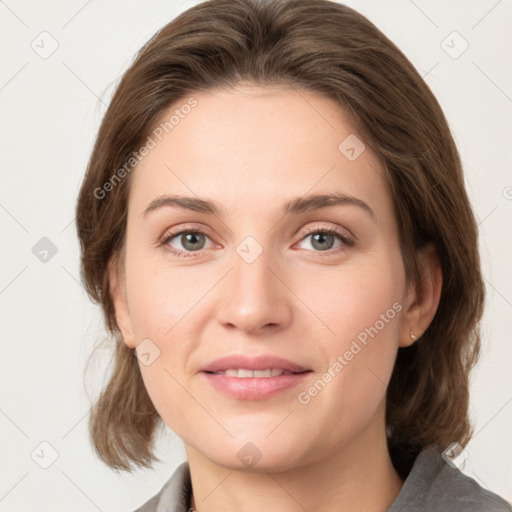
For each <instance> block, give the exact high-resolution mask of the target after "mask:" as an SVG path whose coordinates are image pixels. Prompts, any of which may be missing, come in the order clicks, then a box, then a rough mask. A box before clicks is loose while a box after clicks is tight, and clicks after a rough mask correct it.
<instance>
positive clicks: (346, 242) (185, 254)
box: [159, 226, 355, 258]
mask: <svg viewBox="0 0 512 512" xmlns="http://www.w3.org/2000/svg"><path fill="white" fill-rule="evenodd" d="M318 233H321V234H329V235H335V236H336V237H338V239H339V240H340V241H341V242H343V245H342V246H340V247H337V248H336V249H328V250H326V251H310V252H313V253H316V254H319V255H322V254H331V255H332V254H334V253H338V252H341V251H344V250H346V249H347V247H353V246H354V245H355V240H354V239H353V238H351V237H348V236H347V235H342V234H341V233H340V232H339V231H338V230H336V229H334V228H323V227H322V228H320V227H318V226H315V227H314V228H312V229H311V230H310V231H308V232H306V233H304V236H303V237H302V238H301V239H300V240H299V241H300V242H302V240H304V239H305V238H307V237H308V236H310V235H315V234H318ZM184 234H195V235H204V236H206V237H208V235H207V234H206V233H205V232H204V231H201V230H200V229H182V230H181V231H177V232H175V233H166V234H165V235H164V236H163V237H162V239H161V240H160V242H159V245H160V246H161V247H162V248H163V249H164V251H167V252H170V253H172V254H174V255H175V256H178V257H179V258H190V257H193V256H194V255H195V254H197V253H201V251H203V249H200V250H199V251H179V250H177V249H174V248H171V247H170V246H169V245H167V244H168V243H169V242H170V241H171V240H172V239H173V238H177V237H179V236H180V235H184ZM208 238H209V237H208ZM204 250H206V249H204ZM307 250H309V249H307Z"/></svg>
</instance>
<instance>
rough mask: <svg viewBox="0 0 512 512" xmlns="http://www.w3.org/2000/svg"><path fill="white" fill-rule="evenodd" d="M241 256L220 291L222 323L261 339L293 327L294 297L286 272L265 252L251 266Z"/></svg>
mask: <svg viewBox="0 0 512 512" xmlns="http://www.w3.org/2000/svg"><path fill="white" fill-rule="evenodd" d="M248 261H250V260H247V261H246V259H244V258H243V257H241V256H240V255H239V254H238V253H236V252H235V253H234V255H233V258H232V267H233V268H232V270H231V272H229V274H228V275H227V276H226V279H224V283H223V286H221V287H220V290H219V295H220V297H219V302H218V306H217V319H218V321H219V322H220V323H221V324H222V325H224V326H225V327H227V328H229V329H234V328H238V329H240V330H241V331H243V332H245V333H247V334H252V335H258V334H263V333H268V332H271V331H279V330H281V329H284V328H285V327H286V326H288V325H289V323H290V321H291V318H292V312H293V302H292V301H293V297H294V294H293V292H292V291H291V290H290V288H289V287H288V286H287V285H286V282H287V279H286V275H285V274H286V271H283V270H282V268H281V267H280V266H279V265H277V264H276V259H275V258H272V257H271V255H270V251H266V250H264V251H263V252H262V253H261V254H260V255H259V256H258V257H257V258H256V259H255V260H254V261H252V262H251V263H249V262H248Z"/></svg>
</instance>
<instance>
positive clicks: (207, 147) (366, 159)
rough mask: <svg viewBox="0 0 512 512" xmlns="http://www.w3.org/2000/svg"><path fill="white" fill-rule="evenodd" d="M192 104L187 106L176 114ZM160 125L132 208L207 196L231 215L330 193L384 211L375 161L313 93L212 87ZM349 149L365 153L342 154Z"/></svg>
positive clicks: (329, 103)
mask: <svg viewBox="0 0 512 512" xmlns="http://www.w3.org/2000/svg"><path fill="white" fill-rule="evenodd" d="M190 98H193V99H194V100H195V106H194V108H187V109H183V110H180V109H181V107H182V106H183V105H186V104H187V101H188V100H189V99H190ZM185 112H187V113H186V114H185ZM179 113H181V115H179V116H178V115H175V116H174V119H175V122H174V123H173V125H172V128H171V127H170V125H168V126H167V130H162V127H165V124H164V123H165V122H166V121H168V120H169V119H170V118H171V116H172V115H173V114H179ZM176 120H179V121H178V122H176ZM158 127H160V131H159V132H158V134H159V136H158V137H156V136H155V135H154V133H155V132H153V134H152V135H151V137H152V138H153V139H154V142H155V145H154V147H153V149H151V151H149V154H148V155H147V156H145V157H144V158H143V159H142V161H141V162H140V163H139V165H138V167H137V169H136V170H135V171H133V174H134V175H133V176H132V178H133V181H132V184H131V191H130V209H136V210H137V212H139V213H140V212H142V211H143V210H144V207H145V206H147V204H148V203H149V202H151V201H152V200H153V199H154V198H155V197H158V196H161V195H163V194H171V193H172V194H180V195H187V196H196V197H201V198H209V199H214V200H216V201H221V202H222V203H223V204H225V205H226V208H228V209H229V208H231V207H233V208H236V207H237V206H241V205H243V207H244V208H245V209H248V208H251V205H252V207H253V208H254V209H258V208H259V207H261V206H262V205H271V204H276V206H281V204H282V203H283V202H284V201H285V200H286V199H287V198H289V197H296V196H303V195H306V194H308V193H315V194H321V193H332V192H341V193H345V194H350V195H355V196H358V197H360V198H361V199H362V200H364V201H370V202H372V203H373V204H375V205H376V209H377V210H379V208H380V209H386V208H389V207H390V196H389V191H388V190H387V187H386V186H385V182H384V179H383V170H382V168H381V165H380V163H379V162H378V159H377V157H376V155H374V154H373V152H372V151H371V150H370V149H369V147H368V146H367V145H366V146H364V145H363V144H364V141H362V140H361V139H360V137H358V136H357V134H355V130H354V127H353V126H352V125H351V123H350V122H349V120H348V118H347V116H346V114H345V112H344V110H343V108H342V107H341V105H339V104H338V103H337V102H335V101H334V100H332V99H330V98H327V97H324V96H321V95H319V94H316V93H313V92H310V91H306V90H299V89H290V88H283V87H279V88H277V87H273V88H269V87H261V86H254V85H245V86H239V87H237V88H235V89H231V90H209V91H206V92H201V93H196V94H191V95H190V96H188V97H186V98H183V99H182V100H180V101H178V102H176V103H175V104H174V105H172V106H171V107H170V108H169V109H167V111H166V112H164V113H163V114H162V116H161V118H160V121H159V123H158V124H157V126H155V128H156V129H158ZM340 144H341V146H340ZM347 147H348V149H349V150H351V149H352V148H354V151H355V152H357V153H356V156H357V154H358V153H360V152H361V150H362V152H361V153H360V155H359V156H357V158H356V159H354V158H353V156H354V151H352V152H351V153H350V152H349V153H348V156H349V157H350V158H347V154H346V153H344V151H345V152H346V150H347ZM376 203H377V204H376ZM379 203H381V204H379Z"/></svg>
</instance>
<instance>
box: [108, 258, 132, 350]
mask: <svg viewBox="0 0 512 512" xmlns="http://www.w3.org/2000/svg"><path fill="white" fill-rule="evenodd" d="M123 266H124V264H123V258H122V257H120V256H119V254H118V253H116V254H114V255H113V256H112V257H111V258H110V261H109V262H108V280H109V285H110V296H111V298H112V302H113V305H114V311H115V318H116V323H117V327H118V328H119V330H120V331H121V334H122V336H123V340H124V342H125V344H126V345H127V346H128V347H129V348H132V349H133V348H135V341H134V339H133V334H132V332H133V330H132V326H131V320H130V312H129V310H128V302H127V300H126V285H125V282H124V278H123Z"/></svg>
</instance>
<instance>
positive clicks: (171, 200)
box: [142, 193, 375, 220]
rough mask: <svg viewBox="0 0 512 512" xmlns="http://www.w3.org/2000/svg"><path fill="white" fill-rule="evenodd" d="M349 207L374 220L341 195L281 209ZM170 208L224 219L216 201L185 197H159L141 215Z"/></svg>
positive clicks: (307, 199) (299, 199)
mask: <svg viewBox="0 0 512 512" xmlns="http://www.w3.org/2000/svg"><path fill="white" fill-rule="evenodd" d="M340 205H351V206H357V207H359V208H361V209H362V210H364V211H365V212H366V213H368V214H369V215H370V217H372V219H373V220H375V213H374V211H373V210H372V209H371V208H370V206H369V205H368V204H367V203H365V202H364V201H363V200H361V199H358V198H357V197H354V196H349V195H346V194H342V193H334V194H317V195H310V196H301V197H296V198H293V199H291V200H290V201H288V202H287V203H285V205H284V206H283V209H282V214H283V215H290V214H292V215H293V214H295V215H297V214H300V213H304V212H310V211H315V210H320V209H322V208H327V207H331V206H340ZM165 206H170V207H174V208H178V209H180V210H187V211H193V212H198V213H205V214H208V215H215V216H217V217H221V218H222V217H224V216H225V210H224V209H223V208H222V207H221V206H220V204H219V203H217V202H216V201H208V200H205V199H200V198H198V197H186V196H170V195H166V196H160V197H157V198H156V199H154V200H153V201H151V203H149V205H148V206H147V208H146V209H145V210H144V212H143V213H142V215H143V216H144V217H145V216H147V215H148V214H149V213H150V212H152V211H154V210H157V209H159V208H162V207H165Z"/></svg>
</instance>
